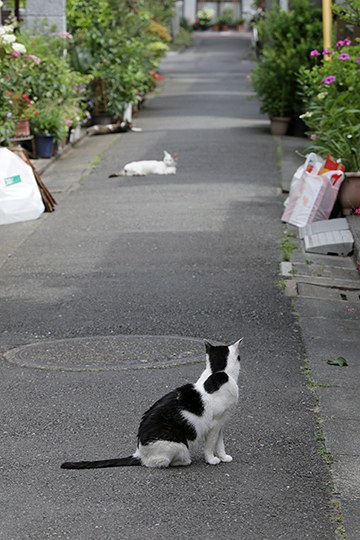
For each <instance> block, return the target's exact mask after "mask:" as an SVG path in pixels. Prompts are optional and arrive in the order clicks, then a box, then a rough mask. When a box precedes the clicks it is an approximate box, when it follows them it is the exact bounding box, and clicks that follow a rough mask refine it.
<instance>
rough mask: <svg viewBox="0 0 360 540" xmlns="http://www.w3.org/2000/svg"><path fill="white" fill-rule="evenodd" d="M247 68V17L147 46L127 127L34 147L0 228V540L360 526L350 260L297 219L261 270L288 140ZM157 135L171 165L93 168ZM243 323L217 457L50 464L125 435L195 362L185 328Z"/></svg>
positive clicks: (199, 354)
mask: <svg viewBox="0 0 360 540" xmlns="http://www.w3.org/2000/svg"><path fill="white" fill-rule="evenodd" d="M252 65H253V64H252V54H251V50H250V44H249V39H248V36H247V35H241V34H228V35H225V34H222V35H217V34H211V33H205V34H204V35H198V36H197V37H196V40H195V45H194V47H193V48H192V49H190V50H187V51H185V52H183V53H182V54H176V53H172V54H170V55H168V56H167V58H166V59H165V60H164V62H163V63H162V66H161V69H162V73H163V74H164V75H165V81H164V83H162V84H161V86H160V87H159V89H158V90H157V91H155V93H154V94H153V95H152V96H151V97H150V98H149V99H148V100H147V103H146V106H145V108H144V109H143V110H142V111H141V112H140V113H139V114H138V116H137V117H136V118H135V125H136V126H137V127H141V128H142V132H139V133H135V132H131V133H126V134H121V135H104V136H97V137H92V138H84V139H83V140H82V141H81V142H80V143H78V144H77V145H76V147H75V148H74V149H71V150H70V151H68V152H66V153H65V154H64V155H63V156H62V157H60V158H59V159H58V160H56V161H54V162H49V163H47V164H46V165H47V166H46V168H45V169H43V164H42V163H40V164H38V165H39V167H41V168H42V170H43V180H44V182H45V184H46V185H47V187H48V188H49V189H50V191H51V192H52V193H53V195H54V196H55V198H56V199H57V200H58V206H57V208H56V211H55V212H53V213H51V214H44V215H43V216H42V217H41V218H40V219H38V220H36V221H31V222H25V223H18V224H13V225H9V226H2V227H1V229H0V235H1V246H0V267H1V281H2V283H1V284H2V287H1V317H0V325H1V334H0V335H1V342H0V355H1V361H0V411H1V413H0V414H1V431H2V438H1V441H0V449H1V450H0V456H1V461H0V470H1V472H0V474H1V477H2V482H1V487H2V489H1V492H0V498H1V503H2V505H1V507H2V512H1V517H0V538H1V539H2V538H3V539H4V540H10V539H14V540H23V539H36V540H38V539H48V538H68V539H71V540H73V539H86V540H88V539H106V540H107V539H125V540H137V539H139V538H143V537H144V538H148V539H154V540H155V539H164V540H167V539H170V538H172V539H175V540H182V539H183V538H187V537H189V536H191V537H192V538H196V539H199V540H211V539H215V538H216V539H223V540H232V539H234V540H235V539H237V540H238V539H239V538H240V539H244V540H273V539H274V540H275V539H276V540H278V539H286V540H300V539H301V540H302V539H311V540H330V539H335V538H337V537H338V538H341V539H342V540H344V539H345V538H348V540H355V539H358V538H359V530H360V527H359V523H358V521H357V520H358V519H359V518H358V516H359V515H360V511H359V510H360V509H359V500H360V497H359V478H358V475H359V450H358V449H359V444H358V442H359V429H358V428H359V413H358V411H359V410H360V406H359V405H360V404H359V399H360V398H359V392H358V383H359V377H360V373H359V357H358V355H357V351H356V346H357V345H358V339H357V336H358V330H359V297H358V295H357V291H358V288H359V277H358V273H357V272H356V270H355V267H356V261H355V258H354V257H345V258H338V257H337V258H334V257H329V256H315V255H311V256H309V254H305V253H304V252H303V250H302V246H301V244H300V241H299V240H298V239H296V238H295V239H294V243H295V244H296V247H297V249H296V251H294V253H293V257H292V265H293V268H294V272H293V273H292V274H291V275H290V276H286V277H282V276H281V275H280V262H281V258H282V255H281V250H280V243H281V240H282V238H283V236H284V233H285V232H286V228H284V226H283V225H282V224H281V221H280V216H281V213H282V200H283V194H282V189H281V188H282V187H283V186H284V178H282V176H284V175H285V176H286V177H288V176H289V174H290V173H289V171H290V172H291V170H292V167H293V164H294V162H293V161H292V160H293V159H294V160H296V159H297V158H296V157H295V158H294V150H295V148H294V146H296V142H294V140H291V141H289V140H288V138H284V139H283V140H282V141H280V142H279V140H277V139H274V138H273V137H271V136H270V134H269V123H268V120H267V119H266V118H265V117H263V116H262V115H260V114H259V107H258V103H257V101H256V99H255V97H254V95H253V92H252V88H251V84H250V82H249V80H248V75H249V73H250V71H251V68H252ZM302 142H303V141H299V144H302ZM280 143H281V145H282V148H283V156H282V165H283V167H280V170H279V163H278V159H279V151H278V149H279V144H280ZM164 149H166V150H168V151H170V152H178V153H179V165H178V172H177V175H176V176H175V177H170V178H169V177H156V176H149V177H145V178H124V177H122V178H115V179H114V178H108V176H109V174H110V173H112V172H114V171H117V170H119V169H120V168H121V167H122V166H123V165H124V164H125V163H126V162H128V161H131V160H134V159H157V158H161V155H162V151H163V150H164ZM285 168H286V169H287V171H288V172H284V170H285ZM281 171H282V174H280V172H281ZM352 221H353V224H352V226H354V227H355V228H356V227H357V222H356V221H355V220H352ZM285 282H286V283H285ZM283 283H285V285H286V286H285V290H284V289H283V287H282V285H283ZM344 283H345V285H346V286H345V287H344ZM356 295H357V296H356ZM241 336H244V338H245V339H244V347H243V353H242V372H241V375H240V383H239V386H240V402H239V406H238V411H237V414H236V415H235V417H234V418H233V419H232V421H231V423H230V424H229V426H228V428H227V430H226V436H225V439H226V440H225V442H226V443H227V447H228V451H229V453H230V454H232V455H233V458H234V461H233V462H232V463H231V464H223V465H220V466H217V467H211V466H208V465H206V464H204V462H203V460H202V457H201V453H200V452H199V451H195V455H194V462H193V464H192V466H191V467H189V468H174V469H171V470H149V469H144V468H137V467H136V468H123V469H121V468H119V469H104V470H95V471H94V470H93V471H86V472H78V471H71V472H69V471H64V470H61V469H60V468H59V466H60V463H61V462H62V461H63V460H65V459H97V458H99V459H101V458H107V457H116V456H119V455H128V454H129V453H131V452H132V451H133V449H134V445H135V438H136V430H137V424H138V421H139V419H140V416H141V413H142V412H143V411H144V410H145V409H146V408H147V407H149V406H150V405H151V403H152V402H153V401H154V400H155V399H157V398H158V397H160V396H161V395H162V394H164V393H165V392H167V391H168V390H169V389H171V388H174V387H175V386H178V385H180V384H183V383H184V382H187V381H193V380H194V379H195V378H196V377H197V376H198V374H199V373H200V372H201V370H202V365H203V356H204V354H203V342H202V340H203V338H206V339H210V340H213V341H216V342H225V343H230V342H233V341H235V340H236V339H238V338H239V337H241ZM335 356H344V357H346V358H347V360H348V367H346V368H340V367H335V366H329V365H328V364H327V360H328V359H332V358H333V357H335ZM330 458H331V459H330ZM331 460H332V463H331V464H330V465H329V464H328V463H326V461H331ZM343 526H345V530H346V535H347V536H345V533H343ZM340 534H342V536H339V535H340Z"/></svg>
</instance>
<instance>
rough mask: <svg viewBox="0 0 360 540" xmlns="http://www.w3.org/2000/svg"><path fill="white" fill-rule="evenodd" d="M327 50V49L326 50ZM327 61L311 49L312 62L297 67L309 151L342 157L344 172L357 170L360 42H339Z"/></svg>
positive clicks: (359, 166) (359, 164)
mask: <svg viewBox="0 0 360 540" xmlns="http://www.w3.org/2000/svg"><path fill="white" fill-rule="evenodd" d="M326 52H328V51H326ZM330 52H331V58H330V60H319V59H321V58H322V56H323V55H322V53H320V52H319V51H318V50H316V49H314V50H313V51H312V52H311V55H312V58H313V59H314V62H315V65H314V66H313V67H312V68H311V69H308V68H303V69H301V70H300V74H299V83H300V85H301V89H302V92H303V96H304V101H305V102H306V112H305V113H304V114H303V115H302V119H303V120H304V122H305V124H306V125H307V126H308V128H309V132H308V135H309V136H310V139H311V144H310V146H309V151H314V152H317V153H319V154H321V155H326V154H331V155H332V156H333V157H334V158H335V159H341V161H342V162H343V163H344V165H345V168H346V170H347V171H355V172H356V171H360V123H359V116H360V77H359V70H360V45H351V43H350V41H349V40H344V41H339V42H338V43H337V50H336V51H330Z"/></svg>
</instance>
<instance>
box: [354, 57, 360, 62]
mask: <svg viewBox="0 0 360 540" xmlns="http://www.w3.org/2000/svg"><path fill="white" fill-rule="evenodd" d="M355 62H356V63H357V64H360V56H358V57H357V59H356V60H355Z"/></svg>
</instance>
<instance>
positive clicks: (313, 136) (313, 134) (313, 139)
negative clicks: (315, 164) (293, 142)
mask: <svg viewBox="0 0 360 540" xmlns="http://www.w3.org/2000/svg"><path fill="white" fill-rule="evenodd" d="M318 138H319V135H317V134H316V133H312V134H311V135H310V139H311V140H312V141H316V139H318Z"/></svg>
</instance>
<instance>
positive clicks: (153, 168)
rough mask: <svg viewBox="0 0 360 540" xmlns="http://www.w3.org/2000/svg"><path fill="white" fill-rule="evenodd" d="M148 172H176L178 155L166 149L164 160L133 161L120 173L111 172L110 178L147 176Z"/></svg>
mask: <svg viewBox="0 0 360 540" xmlns="http://www.w3.org/2000/svg"><path fill="white" fill-rule="evenodd" d="M147 174H176V157H175V156H172V155H171V154H169V152H167V151H166V150H164V159H163V161H155V160H150V161H132V162H131V163H127V164H126V165H125V167H124V168H123V169H122V170H121V171H120V172H118V173H113V174H110V176H109V178H113V177H115V176H145V175H147Z"/></svg>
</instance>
